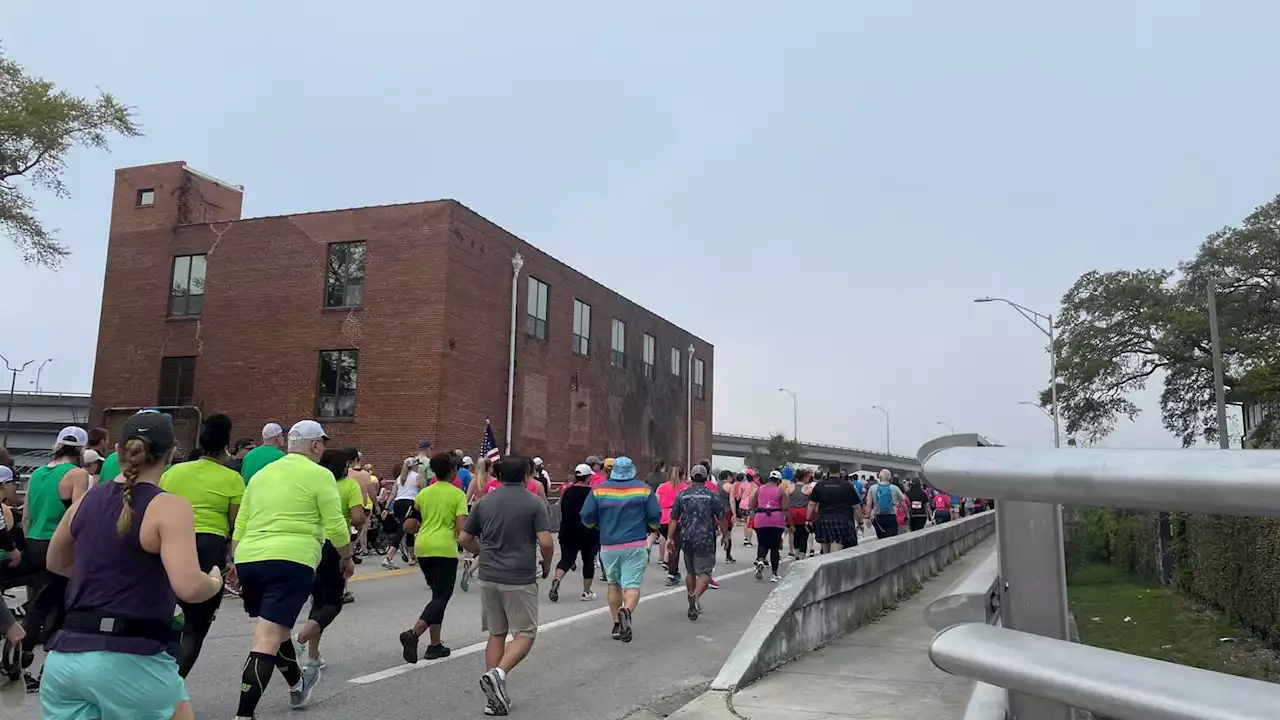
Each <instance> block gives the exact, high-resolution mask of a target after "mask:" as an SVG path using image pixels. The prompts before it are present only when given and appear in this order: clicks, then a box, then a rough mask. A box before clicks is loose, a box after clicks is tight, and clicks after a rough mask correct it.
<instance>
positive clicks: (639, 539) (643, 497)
mask: <svg viewBox="0 0 1280 720" xmlns="http://www.w3.org/2000/svg"><path fill="white" fill-rule="evenodd" d="M661 519H662V511H661V509H660V508H659V507H658V498H657V496H655V495H654V493H653V491H652V490H650V489H649V486H648V485H646V484H644V482H643V481H641V480H638V479H636V466H635V464H634V463H632V462H631V458H629V457H620V458H618V459H617V460H616V461H615V463H614V466H613V471H612V473H610V476H609V480H608V481H606V482H603V483H600V484H599V485H597V486H595V487H594V488H592V490H591V494H590V495H589V496H588V497H587V502H586V503H585V504H584V505H583V506H582V522H583V524H585V525H586V526H587V527H596V528H599V530H600V557H601V559H602V560H603V561H604V566H605V576H606V578H607V582H608V583H609V596H608V597H609V614H610V615H611V616H612V617H613V633H612V635H613V637H614V638H615V639H617V640H621V641H622V642H631V639H632V637H633V635H634V632H633V629H632V626H631V621H632V613H634V612H635V609H636V605H637V604H638V603H639V602H640V585H641V583H642V582H643V581H644V569H645V566H646V565H647V564H648V557H647V551H646V549H645V539H646V538H647V537H648V536H649V533H650V532H652V531H653V530H654V529H657V527H658V523H659V521H660V520H661ZM668 557H670V549H669V548H668Z"/></svg>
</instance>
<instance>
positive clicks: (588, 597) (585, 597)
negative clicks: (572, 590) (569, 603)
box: [582, 590, 596, 602]
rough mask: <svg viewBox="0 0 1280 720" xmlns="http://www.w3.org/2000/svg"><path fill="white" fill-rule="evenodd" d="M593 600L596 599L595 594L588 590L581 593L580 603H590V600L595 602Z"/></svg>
mask: <svg viewBox="0 0 1280 720" xmlns="http://www.w3.org/2000/svg"><path fill="white" fill-rule="evenodd" d="M595 599H596V594H595V593H593V592H591V591H590V590H588V591H585V592H583V593H582V602H591V601H592V600H595Z"/></svg>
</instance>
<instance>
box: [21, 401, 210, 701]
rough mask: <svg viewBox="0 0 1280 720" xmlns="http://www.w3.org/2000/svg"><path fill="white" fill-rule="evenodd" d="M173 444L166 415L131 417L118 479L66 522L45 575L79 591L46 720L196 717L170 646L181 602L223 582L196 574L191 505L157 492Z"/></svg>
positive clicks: (70, 593)
mask: <svg viewBox="0 0 1280 720" xmlns="http://www.w3.org/2000/svg"><path fill="white" fill-rule="evenodd" d="M173 446H174V439H173V423H172V421H171V420H170V418H169V416H168V415H161V414H160V413H156V412H146V413H139V414H137V415H134V416H133V417H131V418H129V420H128V421H126V422H125V425H124V429H123V430H122V431H121V433H120V441H119V444H118V445H117V446H116V451H117V454H118V457H119V459H120V475H119V476H118V477H116V478H115V479H114V480H113V481H110V482H106V483H103V484H101V485H98V486H96V487H94V488H92V489H91V490H90V491H89V492H87V493H85V494H84V496H83V497H81V498H79V499H78V500H77V501H76V502H75V503H74V504H73V505H72V506H71V509H69V510H68V511H67V512H66V514H65V515H64V516H63V518H62V521H61V522H59V523H58V528H57V530H56V531H55V532H54V535H53V540H52V541H51V542H50V544H49V554H48V560H47V566H48V568H49V570H51V571H53V572H56V573H59V574H63V575H66V576H68V577H70V579H71V582H70V586H69V587H68V589H67V598H66V609H67V617H66V619H65V620H64V621H63V625H62V629H61V630H59V631H58V632H57V633H56V634H55V635H54V636H53V637H52V638H51V639H50V640H49V656H48V658H47V659H46V661H45V667H44V676H43V678H42V681H41V687H40V690H41V692H40V709H41V712H42V716H43V717H45V718H49V719H51V720H69V719H73V718H74V719H79V718H89V717H100V718H130V720H167V719H168V718H171V717H172V718H179V719H180V720H186V719H189V718H193V717H194V715H193V713H192V711H191V706H190V705H189V704H188V703H187V692H186V690H185V689H184V687H183V683H182V678H181V677H179V675H178V663H177V661H176V660H174V658H173V656H172V655H170V654H169V653H167V652H165V648H166V647H167V646H168V645H170V644H171V643H172V642H173V641H174V640H175V639H176V638H175V631H174V629H173V615H174V605H175V604H176V603H177V601H179V600H181V601H183V602H187V603H201V602H204V601H206V600H208V599H209V598H211V597H213V596H215V595H217V594H218V593H220V592H222V575H221V573H220V572H219V571H218V569H217V567H216V566H215V567H214V568H213V569H212V570H210V571H209V573H208V574H205V573H203V572H201V571H200V562H199V560H198V559H197V557H196V540H195V537H196V534H195V517H194V515H193V513H192V510H191V504H190V503H188V502H187V501H186V500H185V499H183V498H181V497H178V496H176V495H170V494H169V493H166V492H164V491H163V490H161V489H160V476H161V474H163V473H164V467H165V464H166V463H167V462H168V461H169V457H170V455H172V453H173Z"/></svg>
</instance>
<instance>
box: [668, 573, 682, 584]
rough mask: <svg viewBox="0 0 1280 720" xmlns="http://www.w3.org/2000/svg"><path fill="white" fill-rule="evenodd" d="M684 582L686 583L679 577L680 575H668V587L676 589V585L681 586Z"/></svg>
mask: <svg viewBox="0 0 1280 720" xmlns="http://www.w3.org/2000/svg"><path fill="white" fill-rule="evenodd" d="M682 582H684V581H683V580H682V579H681V578H680V576H679V575H668V576H667V587H675V586H676V585H679V584H681V583H682Z"/></svg>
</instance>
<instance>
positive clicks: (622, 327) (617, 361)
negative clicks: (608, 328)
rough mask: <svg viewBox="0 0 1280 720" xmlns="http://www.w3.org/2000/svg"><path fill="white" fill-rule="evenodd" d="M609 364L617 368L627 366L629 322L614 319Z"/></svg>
mask: <svg viewBox="0 0 1280 720" xmlns="http://www.w3.org/2000/svg"><path fill="white" fill-rule="evenodd" d="M609 349H610V350H611V352H610V353H609V364H610V365H612V366H614V367H616V368H625V367H626V366H627V324H626V323H624V322H622V321H621V320H619V319H618V318H614V319H613V337H612V339H610V341H609Z"/></svg>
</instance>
